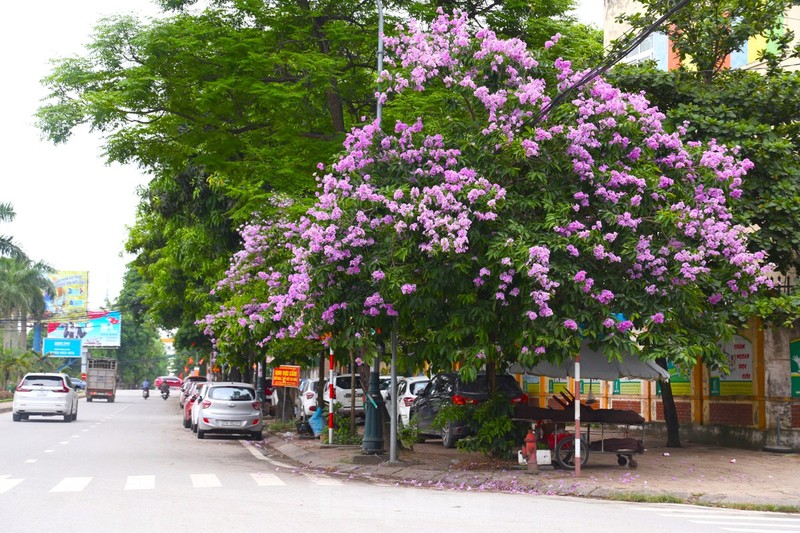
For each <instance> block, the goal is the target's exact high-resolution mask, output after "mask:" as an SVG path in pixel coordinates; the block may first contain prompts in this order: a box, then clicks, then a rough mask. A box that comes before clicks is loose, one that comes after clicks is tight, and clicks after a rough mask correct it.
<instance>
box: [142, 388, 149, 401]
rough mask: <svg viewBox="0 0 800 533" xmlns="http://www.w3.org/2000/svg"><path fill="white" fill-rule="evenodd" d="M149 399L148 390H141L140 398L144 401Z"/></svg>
mask: <svg viewBox="0 0 800 533" xmlns="http://www.w3.org/2000/svg"><path fill="white" fill-rule="evenodd" d="M149 397H150V389H142V398H144V399H145V400H146V399H148V398H149Z"/></svg>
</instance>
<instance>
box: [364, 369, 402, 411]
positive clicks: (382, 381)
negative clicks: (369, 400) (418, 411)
mask: <svg viewBox="0 0 800 533" xmlns="http://www.w3.org/2000/svg"><path fill="white" fill-rule="evenodd" d="M397 379H398V380H399V379H400V376H398V377H397ZM378 388H379V389H380V391H381V396H383V401H384V402H388V401H389V396H390V395H391V393H392V390H391V389H392V376H378ZM367 390H369V387H367ZM387 409H388V406H387Z"/></svg>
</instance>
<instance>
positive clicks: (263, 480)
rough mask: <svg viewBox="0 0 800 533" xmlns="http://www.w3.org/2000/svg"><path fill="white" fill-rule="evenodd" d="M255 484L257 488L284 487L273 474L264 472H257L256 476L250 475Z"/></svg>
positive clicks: (279, 479)
mask: <svg viewBox="0 0 800 533" xmlns="http://www.w3.org/2000/svg"><path fill="white" fill-rule="evenodd" d="M250 477H252V478H253V479H254V480H255V481H256V483H258V486H259V487H277V486H281V485H286V483H284V482H283V481H282V480H281V478H279V477H278V476H276V475H275V474H268V473H265V472H259V473H257V474H250Z"/></svg>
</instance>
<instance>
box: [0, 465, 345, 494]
mask: <svg viewBox="0 0 800 533" xmlns="http://www.w3.org/2000/svg"><path fill="white" fill-rule="evenodd" d="M242 476H244V477H245V478H247V479H250V480H251V483H254V485H255V486H258V487H284V486H286V485H287V484H288V483H292V482H295V483H296V482H297V480H298V477H297V476H296V475H294V474H286V475H285V476H283V477H282V476H281V475H278V474H274V473H272V472H263V471H262V472H254V473H240V474H231V473H225V474H223V475H222V476H221V477H220V476H218V475H217V474H211V473H207V474H189V475H188V476H186V477H184V478H183V480H184V481H181V480H180V478H177V479H176V478H175V477H174V476H170V477H169V480H168V482H166V483H165V482H162V483H160V484H158V483H157V480H158V476H156V475H130V476H126V477H125V478H124V482H123V480H119V481H117V482H114V481H113V480H111V481H110V482H111V483H112V484H113V486H117V487H121V488H122V490H126V491H148V490H156V487H157V485H158V486H159V488H162V489H168V488H169V487H174V486H175V485H176V484H178V485H180V484H183V485H184V486H186V484H187V482H188V483H190V484H191V487H192V488H194V489H209V488H220V487H224V486H225V483H228V484H231V483H233V484H235V485H236V486H237V487H239V486H241V477H242ZM301 478H302V479H305V481H306V482H307V483H312V484H314V485H319V486H339V485H342V484H343V481H342V480H340V479H337V478H334V477H329V476H325V475H320V474H308V473H304V474H302V475H301ZM96 479H97V480H98V481H100V480H101V478H95V477H90V476H85V477H65V478H63V479H61V480H58V481H57V480H53V482H56V481H57V482H56V483H55V485H53V486H52V488H51V489H50V490H49V492H81V491H84V490H91V488H90V487H91V486H92V482H93V481H94V480H96ZM223 480H224V482H223ZM292 480H294V481H292ZM23 481H25V478H15V477H12V476H10V475H7V474H6V475H2V474H0V495H3V494H6V493H9V492H11V491H14V490H15V489H16V490H20V489H19V488H18V487H20V486H21V485H22V486H24V484H22V482H23ZM104 483H106V484H107V483H109V480H108V479H107V478H105V479H102V483H100V486H103V484H104ZM33 486H34V487H35V486H37V484H34V485H33ZM28 490H34V489H28ZM45 490H46V489H45Z"/></svg>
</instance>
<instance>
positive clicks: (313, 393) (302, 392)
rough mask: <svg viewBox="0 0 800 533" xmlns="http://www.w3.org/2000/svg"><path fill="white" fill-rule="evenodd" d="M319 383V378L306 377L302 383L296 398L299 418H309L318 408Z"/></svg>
mask: <svg viewBox="0 0 800 533" xmlns="http://www.w3.org/2000/svg"><path fill="white" fill-rule="evenodd" d="M317 383H319V378H311V379H305V380H303V381H302V382H301V383H300V387H298V389H297V394H296V395H295V399H294V412H295V413H296V414H297V416H298V418H308V417H309V416H311V415H313V414H314V411H316V410H317Z"/></svg>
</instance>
